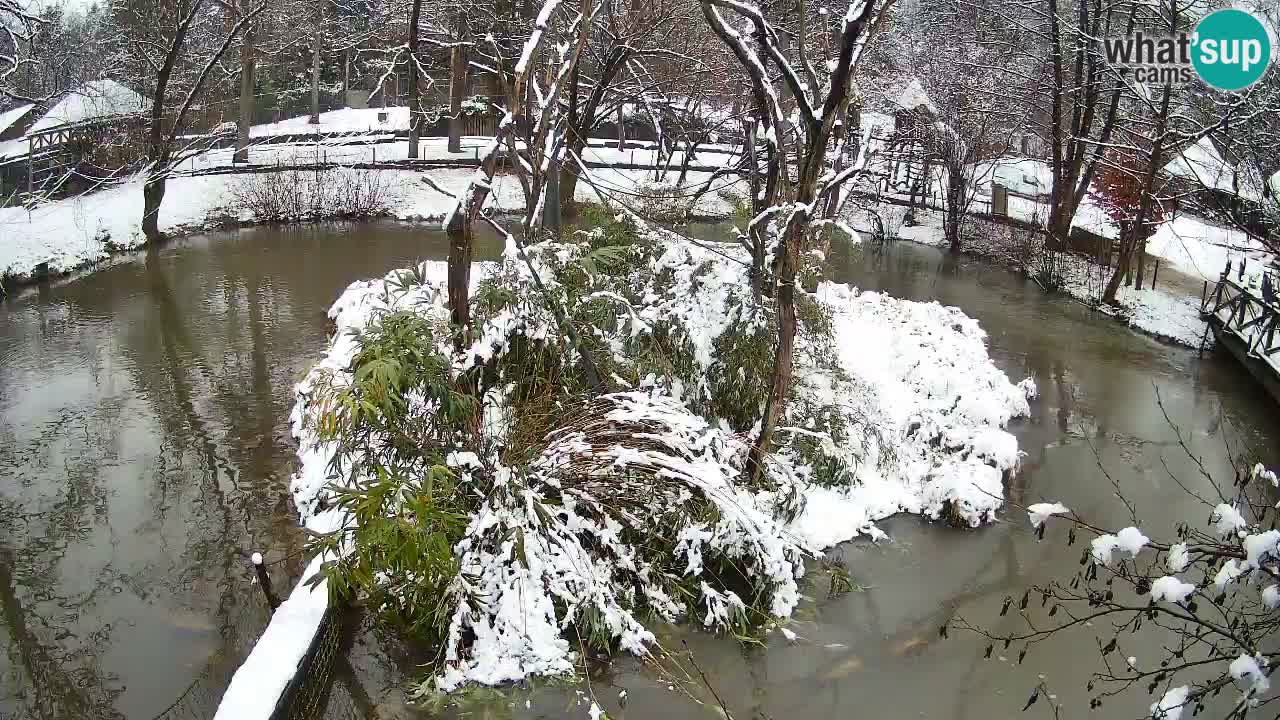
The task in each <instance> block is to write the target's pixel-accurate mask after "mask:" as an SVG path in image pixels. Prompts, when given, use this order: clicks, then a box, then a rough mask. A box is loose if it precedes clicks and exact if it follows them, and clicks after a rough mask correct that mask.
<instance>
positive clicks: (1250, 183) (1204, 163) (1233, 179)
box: [1164, 135, 1261, 200]
mask: <svg viewBox="0 0 1280 720" xmlns="http://www.w3.org/2000/svg"><path fill="white" fill-rule="evenodd" d="M1164 172H1165V174H1166V175H1170V176H1172V177H1177V178H1183V179H1185V180H1190V181H1192V182H1196V183H1199V184H1201V185H1203V186H1204V187H1206V188H1208V189H1211V190H1219V191H1221V192H1226V193H1231V194H1233V195H1234V194H1238V195H1239V196H1240V197H1242V198H1245V199H1249V200H1257V199H1259V198H1260V197H1261V193H1260V191H1261V187H1259V185H1260V183H1259V182H1258V179H1257V178H1256V177H1254V175H1253V174H1252V173H1250V172H1248V171H1247V170H1242V169H1241V168H1238V167H1236V166H1235V165H1232V164H1231V163H1229V162H1227V161H1226V160H1225V159H1223V157H1222V153H1220V152H1218V148H1217V147H1216V146H1215V145H1214V144H1213V141H1212V140H1210V139H1209V137H1208V136H1207V135H1206V136H1205V137H1202V138H1200V139H1199V140H1197V141H1196V142H1195V143H1194V144H1192V145H1188V146H1187V147H1185V148H1183V149H1182V151H1181V152H1179V153H1178V154H1177V155H1175V156H1174V158H1173V159H1172V160H1170V161H1169V162H1168V164H1166V165H1165V166H1164Z"/></svg>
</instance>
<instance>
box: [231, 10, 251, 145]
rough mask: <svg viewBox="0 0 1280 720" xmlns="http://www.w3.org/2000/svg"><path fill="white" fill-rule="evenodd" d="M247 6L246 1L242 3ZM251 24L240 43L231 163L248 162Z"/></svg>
mask: <svg viewBox="0 0 1280 720" xmlns="http://www.w3.org/2000/svg"><path fill="white" fill-rule="evenodd" d="M244 7H245V8H246V9H247V8H248V3H247V2H246V3H245V4H244ZM253 40H254V38H253V26H252V25H250V26H249V27H247V28H246V29H245V32H244V40H243V41H242V42H241V44H240V121H239V122H238V123H237V124H236V152H235V155H234V156H232V159H231V162H233V163H247V162H249V132H250V129H251V128H252V127H253V85H254V73H255V71H256V63H255V58H254V55H253Z"/></svg>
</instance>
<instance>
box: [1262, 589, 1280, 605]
mask: <svg viewBox="0 0 1280 720" xmlns="http://www.w3.org/2000/svg"><path fill="white" fill-rule="evenodd" d="M1262 606H1263V607H1265V608H1266V609H1268V610H1275V609H1276V608H1277V607H1280V585H1275V584H1272V585H1268V586H1266V587H1265V588H1263V589H1262Z"/></svg>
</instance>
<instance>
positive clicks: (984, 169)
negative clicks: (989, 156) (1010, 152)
mask: <svg viewBox="0 0 1280 720" xmlns="http://www.w3.org/2000/svg"><path fill="white" fill-rule="evenodd" d="M972 173H973V175H972V177H973V180H974V183H975V185H976V186H977V191H978V192H979V193H981V194H983V195H987V196H989V195H991V185H992V183H993V181H994V182H995V183H999V184H1000V185H1002V186H1004V187H1005V188H1007V189H1008V190H1009V191H1010V192H1015V193H1019V194H1022V195H1032V196H1040V195H1048V194H1049V190H1050V189H1051V188H1052V187H1053V170H1052V169H1050V167H1049V164H1048V163H1046V162H1044V161H1043V160H1035V159H1032V158H999V159H996V160H990V161H985V162H982V163H978V164H977V165H976V166H974V168H973V170H972Z"/></svg>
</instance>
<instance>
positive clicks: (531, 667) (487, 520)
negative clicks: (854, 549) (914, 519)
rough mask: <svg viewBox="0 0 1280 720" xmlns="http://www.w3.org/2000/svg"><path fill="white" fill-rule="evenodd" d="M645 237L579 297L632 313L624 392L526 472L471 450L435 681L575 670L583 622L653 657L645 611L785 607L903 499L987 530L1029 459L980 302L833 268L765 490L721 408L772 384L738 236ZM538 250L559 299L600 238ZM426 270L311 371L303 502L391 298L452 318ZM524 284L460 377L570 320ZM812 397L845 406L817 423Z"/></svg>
mask: <svg viewBox="0 0 1280 720" xmlns="http://www.w3.org/2000/svg"><path fill="white" fill-rule="evenodd" d="M590 237H598V236H596V235H591V236H590ZM646 242H648V243H651V245H649V246H645V247H634V248H631V249H629V250H625V251H624V252H633V253H636V255H634V257H636V258H639V259H640V262H639V264H635V265H632V266H631V269H630V270H627V271H622V270H617V269H615V270H614V271H613V272H612V273H610V274H609V275H608V276H604V275H602V276H600V277H598V278H593V277H592V276H591V275H590V274H588V277H587V282H588V283H589V285H588V288H587V290H586V291H583V292H584V293H585V294H583V295H580V296H572V295H571V296H569V297H568V298H567V299H566V301H565V303H566V308H567V309H568V311H569V312H571V313H572V312H576V311H577V310H578V309H579V308H581V307H582V306H583V305H585V304H591V303H596V304H597V305H596V307H607V308H610V309H611V312H613V313H615V314H616V320H615V322H614V323H612V326H611V329H609V330H603V329H598V330H597V332H598V333H599V338H598V342H599V343H600V344H601V345H602V347H603V350H604V352H605V354H606V355H609V354H611V355H612V356H613V357H612V358H611V362H612V363H614V365H612V366H611V367H614V368H615V371H614V372H613V373H612V379H613V384H614V386H615V389H614V391H613V392H610V393H608V394H605V395H602V396H599V397H597V398H595V399H593V400H591V401H589V402H587V403H586V404H585V405H584V406H583V407H582V408H581V409H580V410H579V411H576V412H574V413H572V414H571V415H572V418H573V420H572V421H571V422H569V424H568V425H565V426H561V427H559V429H557V430H554V431H552V432H551V433H550V434H549V435H548V436H547V437H546V440H545V445H544V446H543V447H542V448H541V449H540V450H539V451H538V452H537V453H536V454H535V455H534V456H533V458H532V459H531V460H529V461H527V462H524V463H522V464H521V465H519V466H513V467H505V466H503V465H502V464H501V462H500V460H498V459H497V456H493V455H488V456H485V457H481V456H477V455H476V454H474V453H452V452H451V453H450V459H449V465H450V466H451V467H452V468H453V469H454V471H455V472H456V473H457V474H458V476H459V487H474V488H476V489H477V491H478V495H477V500H476V505H475V506H474V507H475V509H474V511H472V512H471V514H470V521H469V524H468V526H467V528H466V531H465V534H464V536H463V538H462V540H461V541H459V542H458V543H457V544H456V545H455V546H454V555H455V557H456V559H457V561H458V563H459V567H460V572H459V573H458V575H457V577H456V578H455V579H454V581H453V583H452V584H451V585H450V586H449V589H448V591H447V593H446V595H447V597H445V598H443V600H442V601H443V603H444V606H445V608H446V609H447V617H448V630H447V642H446V643H445V647H444V664H443V668H442V670H441V671H440V673H439V674H438V675H437V676H436V677H435V678H434V681H433V687H434V688H435V689H439V690H445V691H448V690H451V689H454V688H456V687H458V686H459V685H461V684H464V683H483V684H494V683H501V682H506V681H512V680H518V679H521V678H524V677H528V676H530V675H554V674H561V673H566V672H570V671H571V670H572V668H573V664H574V661H575V657H576V656H575V652H574V650H575V648H574V647H573V646H571V645H570V643H569V642H568V641H567V640H566V639H565V638H564V637H563V633H564V631H565V629H566V628H567V627H568V626H569V625H579V626H582V625H584V624H585V626H586V627H587V628H588V629H589V630H590V632H593V633H602V634H604V635H605V636H607V637H611V638H614V639H615V640H616V641H618V642H619V643H620V645H621V646H622V648H623V649H625V650H627V651H629V652H633V653H636V654H644V653H646V652H648V651H649V649H650V648H651V647H652V646H653V645H654V642H655V640H654V637H653V635H652V634H651V633H650V632H649V631H648V630H646V629H645V627H644V626H643V625H642V624H641V622H640V620H639V617H640V615H639V613H638V612H637V609H639V608H644V609H645V610H647V611H649V612H652V613H654V614H655V615H656V616H657V617H659V618H662V619H666V620H673V621H674V620H679V619H683V618H689V619H692V620H694V621H696V622H699V623H701V624H703V625H704V626H706V627H708V628H711V629H716V630H720V629H725V628H733V627H737V626H738V624H739V623H740V622H741V620H742V618H743V617H745V613H747V612H753V611H754V612H760V611H763V612H765V613H768V614H770V615H772V616H775V617H778V618H784V617H787V616H788V615H789V614H790V613H791V611H792V609H793V608H794V606H795V604H796V602H797V600H798V588H797V586H796V578H797V577H798V576H799V575H800V573H801V572H802V571H803V562H802V560H803V559H804V558H805V557H812V556H816V555H819V554H820V552H821V550H822V549H823V548H825V547H828V546H830V545H833V544H835V543H838V542H842V541H845V540H848V539H850V538H852V537H854V536H856V535H858V534H868V535H871V536H872V537H880V536H882V535H883V533H881V532H880V531H879V530H877V529H876V528H875V527H874V523H875V522H876V521H877V520H880V519H883V518H885V517H888V516H890V515H893V514H896V513H898V512H904V511H905V512H912V513H918V514H922V515H925V516H928V517H933V518H938V517H941V516H943V515H944V514H946V515H947V517H948V518H949V519H951V520H952V521H953V522H959V523H961V524H965V525H971V526H976V525H978V524H980V523H982V522H986V521H989V520H991V519H993V518H994V516H995V512H996V510H997V509H998V508H999V507H1000V505H1001V503H1002V490H1003V489H1002V482H1001V481H1002V477H1003V475H1004V474H1005V473H1008V472H1012V471H1014V470H1015V469H1016V466H1017V463H1018V458H1019V453H1018V449H1017V443H1016V440H1015V439H1014V438H1013V436H1012V435H1010V434H1009V433H1007V432H1005V431H1004V430H1003V429H1002V427H1003V426H1004V425H1005V424H1006V423H1007V422H1009V420H1010V419H1011V418H1013V417H1016V416H1019V415H1023V414H1026V413H1027V412H1028V405H1027V396H1028V394H1031V393H1033V392H1034V391H1033V387H1032V386H1028V385H1026V384H1023V385H1019V386H1015V385H1013V384H1012V383H1010V382H1009V380H1008V379H1007V378H1006V377H1005V376H1004V375H1003V374H1002V373H1001V372H1000V371H999V370H998V369H996V368H995V367H994V365H993V364H992V363H991V361H990V359H989V357H988V356H987V353H986V347H985V334H984V333H983V332H982V330H981V329H980V328H979V327H978V324H977V322H976V321H974V320H972V319H970V318H968V317H966V316H965V315H964V314H963V313H961V312H960V311H959V310H957V309H955V308H947V307H943V306H941V305H938V304H936V303H927V304H926V303H913V302H906V301H900V300H895V299H893V298H889V297H887V296H884V295H879V294H876V293H862V294H859V293H857V292H855V291H853V290H852V289H850V288H848V287H846V286H842V285H835V284H831V283H824V284H822V285H820V286H819V288H818V291H817V292H816V293H815V294H814V295H812V296H807V298H806V303H810V304H808V305H806V307H807V308H810V309H809V310H806V314H805V315H804V316H803V317H810V314H812V316H813V319H811V320H807V321H806V327H807V328H808V327H809V326H808V324H807V323H809V322H813V323H817V325H816V326H815V327H822V326H824V321H823V320H822V318H823V317H826V318H828V321H826V325H825V327H828V328H829V329H828V331H827V333H826V334H824V333H822V332H815V331H813V329H812V328H809V329H807V330H802V332H801V333H800V335H799V337H798V338H797V348H798V350H797V358H796V363H797V367H796V371H795V386H794V388H793V393H794V395H795V398H794V399H793V401H792V402H791V403H790V404H789V406H788V412H787V414H786V416H785V417H784V418H783V419H782V422H781V426H780V427H779V429H778V443H777V447H776V448H775V451H774V454H773V456H772V458H771V459H770V460H769V462H768V467H767V474H768V477H769V478H770V482H769V484H768V486H766V487H763V488H759V489H753V488H749V487H747V486H746V484H745V483H744V482H743V466H744V461H745V456H746V451H747V447H748V442H749V439H750V438H751V437H752V436H753V435H752V434H751V433H750V432H742V431H735V429H734V428H733V422H732V421H731V420H729V419H727V418H725V417H718V416H717V413H718V410H717V409H718V408H720V406H719V405H717V404H716V403H717V402H718V401H717V397H719V395H720V394H722V391H723V389H724V388H725V387H734V385H733V383H734V382H746V383H761V382H763V378H760V377H751V376H746V375H745V374H743V376H742V377H741V378H739V377H738V375H739V374H740V373H742V368H741V367H728V368H726V367H724V366H723V363H722V359H723V358H724V357H725V353H726V352H727V351H728V350H727V349H726V348H727V347H728V346H727V343H729V342H730V341H729V340H727V339H726V338H728V337H729V335H730V334H731V333H745V334H746V336H750V333H752V332H754V331H757V330H761V329H764V330H767V329H768V320H767V318H765V317H763V316H760V315H758V311H754V312H753V311H752V310H751V309H750V307H749V305H748V303H749V302H750V298H751V292H750V286H749V284H748V283H747V282H746V272H747V268H746V266H745V265H744V264H739V262H737V261H736V260H738V259H740V258H737V257H736V254H738V253H740V250H739V249H737V248H736V246H733V245H729V244H725V245H719V246H714V247H711V248H702V247H698V246H693V245H691V244H688V243H679V242H671V241H667V240H666V239H664V238H662V237H661V236H660V235H659V234H656V233H651V234H650V236H649V237H648V239H647V240H646ZM614 247H615V248H617V247H620V246H614ZM530 252H531V256H532V260H531V262H532V263H533V264H534V266H535V267H538V268H540V274H541V275H542V277H543V280H544V282H546V283H547V285H548V287H549V289H550V291H551V292H560V291H561V290H563V289H564V286H562V285H560V284H559V282H558V280H557V278H563V277H565V276H566V275H568V274H573V273H578V272H580V271H579V270H577V269H575V268H578V267H579V265H578V263H579V262H580V260H581V258H582V257H583V255H584V254H585V252H586V250H585V249H584V248H582V247H581V246H574V245H551V244H543V245H540V246H537V247H536V248H534V249H532V250H531V251H530ZM726 255H729V256H730V258H731V259H726V257H725V256H726ZM552 268H554V269H555V270H556V272H551V269H552ZM416 274H417V276H418V280H417V281H416V282H415V283H413V284H411V285H409V286H406V284H405V282H404V273H403V272H402V271H397V272H393V273H391V274H389V275H388V276H387V277H386V278H384V279H382V280H375V281H363V282H359V283H355V284H353V285H352V286H350V287H349V288H348V289H347V290H346V292H344V293H343V295H342V296H341V297H340V298H339V299H338V301H337V302H335V303H334V305H333V307H332V308H331V309H330V317H331V318H332V319H333V320H334V324H335V330H336V332H335V335H334V341H333V344H332V346H331V347H330V349H329V352H328V354H327V355H326V356H325V358H324V359H323V360H322V361H321V362H320V363H319V364H318V365H317V366H316V368H315V369H313V370H312V372H311V374H309V375H308V377H307V378H306V379H304V380H303V382H302V383H300V384H299V386H298V402H297V404H296V406H295V408H294V412H293V417H292V420H293V427H294V431H295V433H296V434H297V435H298V437H299V439H300V444H301V450H300V452H299V455H300V458H301V460H302V468H301V470H300V472H299V473H298V474H297V475H296V476H295V477H294V479H293V482H292V487H293V492H294V497H295V502H296V504H297V506H298V507H299V508H300V510H301V511H302V513H303V515H304V518H305V517H308V516H310V514H311V513H314V512H316V511H317V509H319V508H322V507H326V506H328V503H327V502H321V500H323V499H325V498H326V497H328V496H329V490H328V489H327V486H328V484H329V482H330V481H331V479H330V476H329V468H330V467H331V465H330V461H331V460H332V459H333V453H334V451H335V448H334V447H333V446H330V445H326V444H325V443H323V442H321V441H320V440H319V438H318V436H317V435H316V432H315V426H314V423H309V422H308V420H307V418H308V417H310V416H311V415H312V414H313V413H315V412H316V411H317V409H318V408H320V407H323V403H324V402H325V400H324V398H323V397H322V396H321V395H322V394H321V393H318V392H317V391H318V389H319V388H320V387H321V386H322V385H321V383H320V379H321V378H326V382H333V383H335V384H336V385H337V386H342V385H343V384H344V383H349V382H350V381H351V370H352V368H351V365H352V360H353V358H354V357H355V356H356V354H357V353H358V352H359V348H360V342H361V340H360V333H362V332H367V331H368V330H370V329H371V328H372V327H374V326H376V325H377V324H378V322H379V319H380V318H381V317H384V316H385V315H386V313H388V312H397V311H405V310H408V311H412V312H415V313H421V314H425V315H427V316H428V317H429V318H433V319H439V318H441V317H442V316H443V315H442V314H443V313H444V312H446V311H445V310H444V306H445V297H446V293H445V290H444V282H443V279H444V275H445V266H444V263H438V262H429V263H425V264H423V265H422V266H420V268H419V269H418V271H417V273H416ZM472 277H473V287H479V288H480V291H479V292H480V293H484V292H485V290H484V288H485V287H489V285H487V283H498V284H499V285H501V283H503V282H511V281H512V279H513V278H514V279H515V282H516V283H517V284H516V285H515V287H526V288H527V284H526V283H528V282H529V279H528V274H527V268H526V265H525V264H524V263H522V262H520V261H519V260H517V259H516V257H515V255H514V254H508V256H507V257H506V258H505V259H504V260H503V262H502V263H500V264H482V265H477V266H476V268H474V269H473V273H472ZM592 283H595V284H592ZM517 294H520V293H517ZM522 295H523V297H522V298H521V299H520V300H519V301H518V302H517V304H516V305H514V306H508V307H499V308H492V307H489V308H486V309H481V310H478V311H477V316H476V318H477V319H476V322H477V325H476V329H475V332H474V333H473V337H474V338H475V339H474V340H473V342H472V344H471V345H470V347H468V348H466V350H465V352H462V353H459V354H457V355H455V356H454V359H453V361H452V366H453V372H455V373H461V372H467V371H468V370H469V369H471V368H474V367H477V366H479V365H484V366H485V367H492V365H491V363H493V362H495V361H496V360H497V359H500V358H502V357H503V356H505V355H506V354H507V353H509V352H511V348H512V347H513V345H512V338H515V337H518V336H524V337H526V338H530V339H535V338H536V339H539V341H542V340H554V339H555V338H558V337H559V333H558V331H557V330H556V327H555V324H554V322H555V321H554V319H553V318H551V317H550V316H549V314H548V313H546V312H545V310H542V309H539V308H541V303H540V302H539V301H538V300H537V297H536V295H535V294H534V293H533V292H532V291H531V290H526V291H525V292H523V293H522ZM477 297H479V295H477ZM575 297H576V299H575ZM659 326H661V327H662V328H663V329H662V330H661V332H662V333H663V334H662V337H665V338H667V339H668V340H671V341H674V342H677V343H678V344H680V346H681V347H684V348H685V350H683V351H682V352H683V353H684V355H682V357H685V358H687V361H688V362H689V363H690V365H691V367H685V366H684V365H683V364H682V363H683V362H684V361H681V362H680V363H676V366H677V367H674V368H672V370H671V371H670V374H668V375H667V376H665V377H660V376H658V375H657V374H654V373H649V374H648V375H640V376H636V375H634V374H633V372H634V371H633V370H631V369H629V368H632V367H634V365H635V363H636V362H637V360H636V358H637V357H640V356H641V355H643V354H644V352H645V348H646V347H647V346H648V344H651V343H653V342H654V341H655V339H656V338H657V337H659V336H658V335H656V334H655V333H657V332H659V331H658V329H657V328H659ZM599 327H600V326H597V328H599ZM872 349H874V350H872ZM628 378H631V379H628ZM726 383H728V385H726ZM619 384H622V385H623V387H621V388H620V389H619V388H618V387H617V386H618V385H619ZM509 396H510V390H501V389H499V390H497V391H494V392H489V393H487V394H486V395H485V402H486V403H489V402H490V401H493V402H494V403H495V404H494V405H493V407H490V406H489V405H488V404H486V407H485V408H484V417H485V422H484V432H485V433H486V436H487V437H492V438H494V439H495V443H496V444H499V445H501V444H503V440H504V439H505V438H508V437H509V435H508V432H509V428H510V427H511V422H512V417H511V416H512V412H511V411H510V406H507V405H504V403H505V402H507V400H505V399H504V398H507V397H509ZM814 413H816V414H817V416H819V417H822V418H825V419H826V420H824V422H823V423H819V424H815V423H814V421H813V418H814V417H815V415H814ZM481 455H485V453H481ZM832 465H834V466H836V467H838V468H842V469H841V470H840V471H838V472H835V473H833V474H830V475H823V473H822V472H821V471H820V467H829V466H832ZM820 477H826V478H828V479H827V480H826V481H820V480H819V478H820ZM481 488H484V490H483V491H481V490H480V489H481ZM650 536H654V537H660V538H664V541H665V542H670V543H672V545H671V548H672V549H671V551H670V554H666V555H663V556H662V557H658V556H656V555H655V554H654V552H653V550H652V549H651V548H648V547H644V546H643V544H637V543H636V541H635V539H636V538H643V537H650ZM724 562H729V563H731V564H732V566H733V567H735V568H738V569H739V570H740V571H742V572H743V573H744V575H745V577H746V579H747V581H748V585H749V586H750V589H751V594H750V596H749V597H748V596H739V595H738V594H737V593H736V592H735V591H734V590H732V589H730V588H728V587H726V586H725V585H724V584H723V582H722V581H721V580H720V579H718V577H717V574H716V573H715V572H714V571H713V569H712V568H714V567H722V566H723V565H722V563H724ZM753 608H755V610H753Z"/></svg>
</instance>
